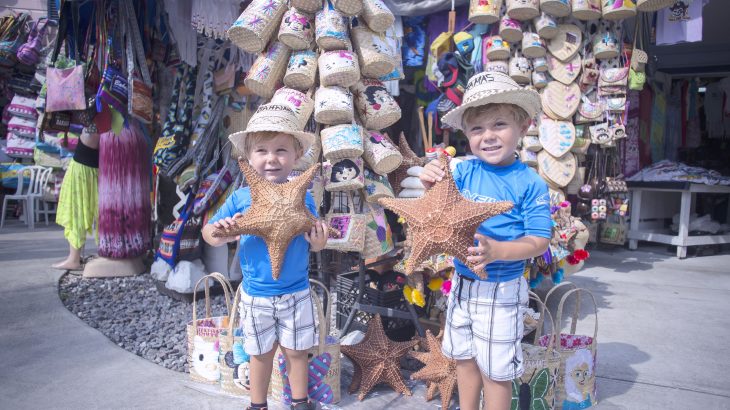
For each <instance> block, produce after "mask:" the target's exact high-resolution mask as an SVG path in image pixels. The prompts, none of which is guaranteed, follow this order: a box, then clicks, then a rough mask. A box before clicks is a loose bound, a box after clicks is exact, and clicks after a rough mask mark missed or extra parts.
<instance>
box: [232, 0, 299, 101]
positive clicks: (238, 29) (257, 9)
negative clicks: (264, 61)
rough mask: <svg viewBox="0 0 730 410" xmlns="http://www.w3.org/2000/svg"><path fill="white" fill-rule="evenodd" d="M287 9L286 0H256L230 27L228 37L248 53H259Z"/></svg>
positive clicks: (267, 42)
mask: <svg viewBox="0 0 730 410" xmlns="http://www.w3.org/2000/svg"><path fill="white" fill-rule="evenodd" d="M286 9H287V2H286V1H284V0H254V1H252V2H251V3H249V5H248V7H246V9H245V10H244V11H243V13H241V15H240V16H238V19H236V21H235V22H233V25H232V26H231V27H230V28H229V29H228V38H229V39H230V40H231V42H232V43H233V44H235V45H236V46H238V48H240V49H241V50H243V51H245V52H247V53H252V54H255V53H259V52H261V51H263V50H264V48H266V45H267V44H269V40H271V37H272V36H273V35H274V32H275V31H276V29H277V28H279V23H280V22H281V17H282V16H283V15H284V12H286ZM272 91H273V90H272Z"/></svg>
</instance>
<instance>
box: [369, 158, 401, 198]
mask: <svg viewBox="0 0 730 410" xmlns="http://www.w3.org/2000/svg"><path fill="white" fill-rule="evenodd" d="M364 174H365V189H364V191H365V200H366V201H368V202H372V203H377V202H378V199H380V198H393V197H395V193H394V192H393V186H391V185H390V181H388V177H387V176H385V175H380V174H378V173H377V172H375V171H373V170H372V169H370V168H368V167H365V172H364Z"/></svg>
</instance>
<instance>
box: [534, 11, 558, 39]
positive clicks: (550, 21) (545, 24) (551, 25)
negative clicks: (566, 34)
mask: <svg viewBox="0 0 730 410" xmlns="http://www.w3.org/2000/svg"><path fill="white" fill-rule="evenodd" d="M535 29H536V30H537V34H539V35H540V37H542V38H546V39H548V40H549V39H551V38H554V37H555V36H557V35H558V23H557V22H556V21H555V18H553V16H551V15H549V14H547V13H544V12H543V13H542V14H540V17H538V18H536V19H535Z"/></svg>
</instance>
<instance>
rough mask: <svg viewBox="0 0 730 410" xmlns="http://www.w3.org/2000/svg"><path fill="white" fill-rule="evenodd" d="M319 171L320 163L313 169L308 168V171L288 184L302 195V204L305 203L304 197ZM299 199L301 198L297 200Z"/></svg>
mask: <svg viewBox="0 0 730 410" xmlns="http://www.w3.org/2000/svg"><path fill="white" fill-rule="evenodd" d="M317 171H319V162H317V163H315V164H314V165H312V166H311V167H309V168H307V170H306V171H304V172H303V173H302V174H301V175H299V176H297V177H295V178H293V179H292V180H291V181H289V182H287V184H291V186H293V187H294V190H296V191H297V192H301V193H302V198H301V199H302V202H304V195H306V192H307V191H306V190H307V188H309V185H310V184H311V183H312V180H313V179H314V175H315V174H316V173H317ZM297 199H299V198H297Z"/></svg>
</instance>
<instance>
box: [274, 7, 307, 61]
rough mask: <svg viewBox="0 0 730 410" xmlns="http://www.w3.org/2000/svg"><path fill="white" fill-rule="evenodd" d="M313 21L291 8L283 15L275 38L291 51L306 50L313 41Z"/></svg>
mask: <svg viewBox="0 0 730 410" xmlns="http://www.w3.org/2000/svg"><path fill="white" fill-rule="evenodd" d="M313 26H314V21H313V19H312V17H310V16H309V15H307V14H304V13H302V12H300V11H299V10H297V9H295V8H291V9H289V10H287V11H286V13H284V18H282V19H281V26H280V27H279V35H278V36H277V38H278V39H279V41H281V42H282V43H284V44H286V45H287V47H289V48H291V49H292V50H296V51H299V50H306V49H308V48H309V47H311V45H312V42H313V41H314V27H313Z"/></svg>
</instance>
